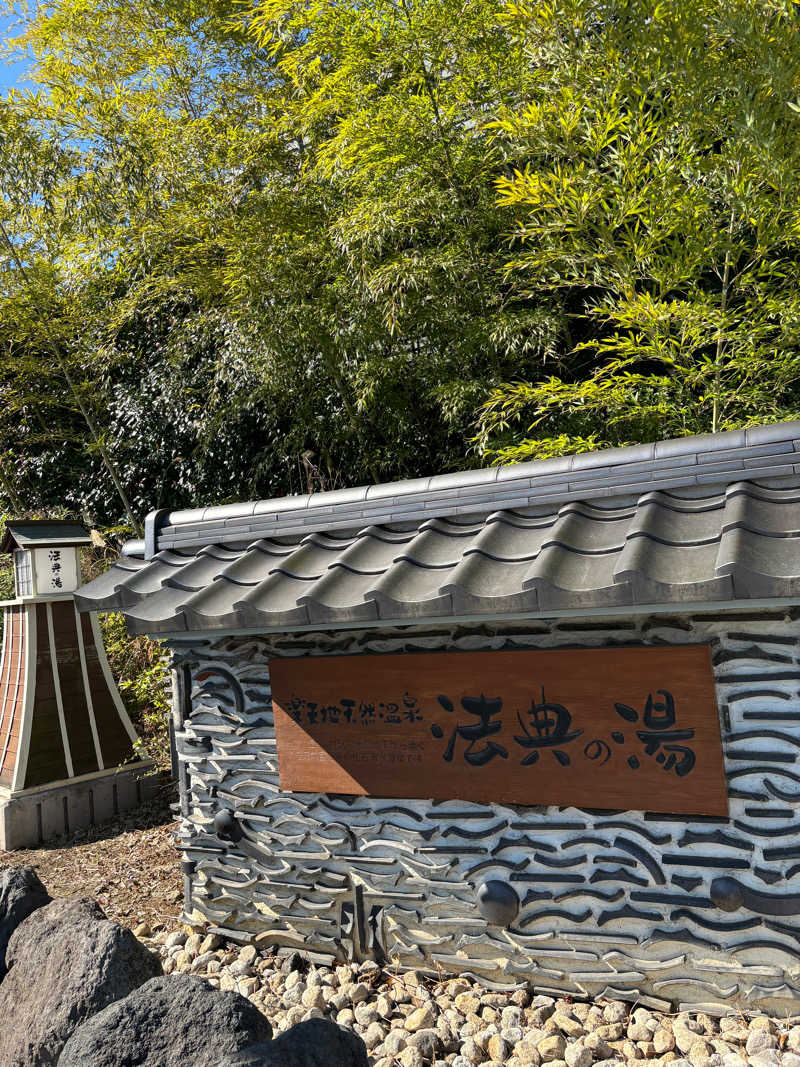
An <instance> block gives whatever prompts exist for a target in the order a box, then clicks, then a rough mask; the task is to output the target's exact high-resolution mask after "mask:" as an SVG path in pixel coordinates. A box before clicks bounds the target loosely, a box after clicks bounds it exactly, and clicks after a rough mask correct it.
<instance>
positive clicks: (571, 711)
mask: <svg viewBox="0 0 800 1067" xmlns="http://www.w3.org/2000/svg"><path fill="white" fill-rule="evenodd" d="M270 675H271V679H272V697H273V705H274V709H275V732H276V735H277V744H278V766H279V769H280V783H281V788H282V789H287V790H292V791H295V792H314V793H350V794H362V795H364V794H365V795H368V796H380V797H423V798H426V797H429V798H435V799H441V800H454V799H457V798H461V799H464V800H475V801H483V802H487V801H489V802H492V801H494V802H497V803H509V804H531V805H533V804H554V805H561V806H566V805H573V806H576V807H586V808H604V809H623V810H641V811H654V812H671V813H676V814H680V813H686V814H697V815H700V814H702V815H727V814H728V800H727V791H726V784H725V769H724V763H723V755H722V742H721V738H720V729H719V717H718V713H717V704H716V699H715V695H714V680H713V674H712V668H711V654H710V650H709V649H708V648H707V647H706V646H700V645H688V646H681V647H672V648H620V649H574V650H573V649H569V650H553V651H550V650H537V651H531V652H527V651H520V652H478V653H467V652H452V653H450V652H445V653H434V654H427V653H420V654H416V653H412V654H401V655H388V656H380V655H376V656H372V655H369V656H367V655H365V656H325V657H313V658H303V659H289V660H287V659H276V660H272V661H271V662H270Z"/></svg>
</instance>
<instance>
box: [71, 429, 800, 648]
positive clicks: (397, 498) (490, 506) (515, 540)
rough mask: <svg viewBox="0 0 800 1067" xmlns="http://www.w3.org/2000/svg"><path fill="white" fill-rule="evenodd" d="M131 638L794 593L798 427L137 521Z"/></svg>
mask: <svg viewBox="0 0 800 1067" xmlns="http://www.w3.org/2000/svg"><path fill="white" fill-rule="evenodd" d="M131 547H132V548H133V549H134V552H136V551H137V550H142V549H145V553H146V555H147V557H148V558H142V557H141V556H139V555H136V554H133V555H127V556H123V558H122V559H121V560H120V561H119V562H118V563H117V564H116V565H115V566H114V567H113V568H112V569H111V570H110V571H108V572H107V573H106V574H104V575H103V576H102V577H100V578H98V579H97V580H96V581H94V582H92V583H91V584H90V585H88V586H86V587H84V588H83V589H82V590H81V591H80V593H79V594H78V597H77V599H78V602H79V606H80V607H82V608H83V609H84V610H121V611H124V612H125V614H126V616H127V618H128V622H129V625H130V627H131V629H132V630H134V631H135V632H142V633H163V632H174V631H181V630H190V631H197V630H200V631H206V630H234V629H242V628H244V629H258V628H264V629H273V628H283V629H286V628H294V627H304V626H308V625H319V626H328V627H333V628H335V627H336V626H337V625H342V624H349V625H352V624H353V623H357V622H359V621H363V622H364V623H366V624H368V623H369V622H370V621H375V620H396V621H398V622H400V621H413V620H428V619H437V618H446V617H452V616H459V617H463V616H481V615H485V616H487V617H489V616H499V615H505V614H518V613H526V614H540V613H548V614H553V613H558V612H560V611H575V610H578V609H605V608H620V607H624V606H626V605H632V606H635V605H642V606H644V605H647V606H651V605H655V604H675V605H677V604H686V605H690V604H692V603H695V604H699V603H709V602H719V603H723V602H731V601H736V600H741V599H751V598H774V597H778V598H780V597H784V598H795V599H800V424H798V423H784V424H781V425H778V426H767V427H757V428H755V429H753V430H747V431H737V432H735V433H729V434H718V435H714V436H713V437H712V436H710V435H709V436H704V437H691V438H683V439H680V440H677V441H666V442H661V443H659V444H655V445H642V446H637V447H635V448H630V449H614V450H609V451H607V452H602V453H589V454H586V455H580V456H574V457H566V458H564V459H558V460H552V461H550V460H548V461H543V462H538V463H529V464H524V465H519V466H516V467H507V468H499V469H493V470H489V471H486V470H482V471H467V472H464V473H463V474H453V475H443V476H441V477H437V478H431V479H420V480H418V481H414V482H399V483H393V484H389V485H382V486H374V487H370V488H367V489H354V490H341V491H336V492H333V493H319V494H315V495H313V496H310V497H286V498H284V499H282V500H277V501H265V502H262V503H251V504H246V505H231V506H225V507H221V508H207V509H201V510H197V511H194V512H173V513H170V514H165V513H163V512H161V513H153V514H152V515H151V516H149V517H148V526H147V535H146V543H145V545H141V543H139V544H137V545H134V546H131Z"/></svg>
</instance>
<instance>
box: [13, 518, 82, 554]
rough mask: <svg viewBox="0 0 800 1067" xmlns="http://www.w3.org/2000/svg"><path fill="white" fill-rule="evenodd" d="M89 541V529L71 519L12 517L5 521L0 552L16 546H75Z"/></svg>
mask: <svg viewBox="0 0 800 1067" xmlns="http://www.w3.org/2000/svg"><path fill="white" fill-rule="evenodd" d="M91 543H92V538H91V536H90V535H89V531H88V530H87V529H86V527H85V526H83V525H81V523H78V522H75V521H74V520H73V519H20V520H19V521H16V520H15V519H12V520H11V521H10V522H7V523H6V532H5V535H4V536H3V539H2V541H0V552H13V551H14V549H16V548H62V547H63V548H69V547H75V548H77V547H79V546H80V545H90V544H91Z"/></svg>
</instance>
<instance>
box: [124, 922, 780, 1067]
mask: <svg viewBox="0 0 800 1067" xmlns="http://www.w3.org/2000/svg"><path fill="white" fill-rule="evenodd" d="M136 932H137V934H138V936H139V937H141V938H142V939H143V940H144V941H145V943H147V944H149V945H150V946H151V948H153V949H154V950H157V951H159V952H160V953H161V955H162V958H163V963H164V969H165V970H166V971H167V972H168V973H174V972H178V971H186V972H190V973H193V974H198V975H202V976H205V977H206V978H208V980H209V981H211V982H212V983H213V984H214V985H216V986H218V987H219V988H220V989H236V990H238V991H239V992H240V993H242V994H243V995H244V996H246V997H248V998H249V999H250V1000H251V1001H252V1003H253V1004H255V1005H256V1006H257V1007H258V1008H259V1009H260V1010H261V1011H263V1012H264V1013H265V1015H267V1016H268V1017H269V1019H270V1021H271V1023H272V1025H273V1028H274V1029H275V1030H276V1031H278V1032H279V1031H281V1030H285V1029H286V1028H287V1027H289V1026H293V1025H294V1024H295V1023H298V1022H301V1021H302V1020H304V1019H309V1018H313V1017H315V1016H326V1017H328V1018H330V1019H333V1020H335V1021H336V1022H337V1023H339V1024H340V1025H342V1026H348V1027H351V1028H352V1029H353V1030H355V1031H356V1033H358V1034H360V1035H361V1037H362V1038H363V1039H364V1042H365V1043H366V1045H367V1048H368V1050H369V1053H370V1063H371V1064H373V1065H374V1067H426V1065H429V1064H433V1065H435V1067H444V1065H445V1064H448V1065H450V1067H473V1065H476V1064H483V1065H485V1067H495V1065H497V1064H506V1065H507V1067H523V1065H527V1064H532V1065H533V1067H540V1065H543V1064H548V1065H549V1067H592V1065H593V1064H599V1065H601V1067H622V1065H623V1064H625V1063H628V1062H630V1061H633V1060H637V1061H647V1063H653V1064H655V1063H660V1064H667V1063H672V1064H674V1067H744V1064H746V1063H748V1062H749V1063H751V1064H754V1065H755V1067H774V1065H775V1064H777V1063H782V1064H783V1067H800V1054H798V1053H800V1026H794V1025H792V1022H791V1021H786V1022H777V1021H775V1020H773V1019H768V1018H766V1017H765V1016H757V1017H753V1018H749V1019H748V1018H745V1017H744V1016H743V1015H740V1014H736V1015H731V1016H727V1017H724V1018H714V1017H712V1016H710V1015H707V1014H705V1013H703V1012H694V1013H687V1012H683V1013H681V1014H678V1015H674V1016H671V1015H666V1014H663V1013H661V1012H656V1011H649V1010H647V1009H645V1008H641V1007H640V1008H637V1007H636V1006H635V1005H630V1004H625V1003H623V1002H622V1001H613V1000H603V1001H597V1002H596V1003H585V1002H577V1001H573V1000H571V999H562V1000H558V999H554V998H553V997H550V996H537V995H535V992H534V991H528V990H519V991H517V992H514V993H496V992H489V991H487V990H486V989H483V988H482V987H480V986H478V985H475V984H474V983H472V982H471V981H469V980H467V979H465V978H446V977H442V978H441V979H439V980H431V979H430V978H427V977H425V976H422V975H419V974H416V973H413V972H412V973H406V974H402V973H398V974H393V973H392V972H391V970H386V969H384V970H382V969H380V968H379V967H378V966H377V965H376V964H374V963H363V964H360V965H359V964H351V965H342V966H338V967H333V968H330V967H313V966H312V967H308V966H307V964H306V962H305V961H304V960H303V959H302V958H301V957H300V956H299V955H297V954H294V955H292V956H289V957H283V958H278V957H276V956H274V955H272V954H269V953H259V951H258V950H256V949H255V948H254V947H253V946H247V947H246V948H240V947H238V946H234V945H231V944H224V943H223V942H221V941H220V939H219V937H218V936H217V935H215V934H204V933H203V932H202V931H196V932H193V933H189V932H187V929H185V928H184V929H176V930H174V931H173V932H171V933H165V932H163V931H162V932H160V933H158V934H156V936H155V937H154V938H149V937H147V935H148V934H150V933H151V931H149V930H148V929H147V928H146V927H145V928H140V929H139V930H137V931H136ZM641 1067H645V1065H644V1063H643V1064H642V1065H641Z"/></svg>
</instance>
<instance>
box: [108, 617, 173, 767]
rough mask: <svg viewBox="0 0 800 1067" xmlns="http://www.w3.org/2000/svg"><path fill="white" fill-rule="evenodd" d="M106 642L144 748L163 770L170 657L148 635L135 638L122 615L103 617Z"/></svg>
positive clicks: (166, 754)
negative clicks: (128, 629) (129, 632)
mask: <svg viewBox="0 0 800 1067" xmlns="http://www.w3.org/2000/svg"><path fill="white" fill-rule="evenodd" d="M100 629H101V632H102V634H103V643H104V645H105V649H106V655H107V657H108V663H109V666H110V667H111V673H112V674H113V675H114V678H115V679H116V680H117V684H118V685H119V690H120V692H121V694H122V698H123V700H124V702H125V707H126V708H127V711H128V714H129V715H130V717H131V721H132V722H133V725H134V727H135V729H136V732H137V734H138V735H139V738H140V740H141V742H142V746H143V748H144V749H145V750H146V751H147V754H148V755H149V756H150V758H151V759H154V760H155V761H156V763H157V764H158V766H159V767H160V768H161V769H163V770H168V769H169V766H170V745H169V710H170V677H169V665H168V656H167V654H166V653H165V651H164V649H163V647H162V646H161V645H160V644H158V642H156V641H150V640H149V639H148V638H146V637H131V636H130V635H129V634H128V631H127V629H126V627H125V620H124V618H123V616H122V615H117V614H109V615H101V616H100Z"/></svg>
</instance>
